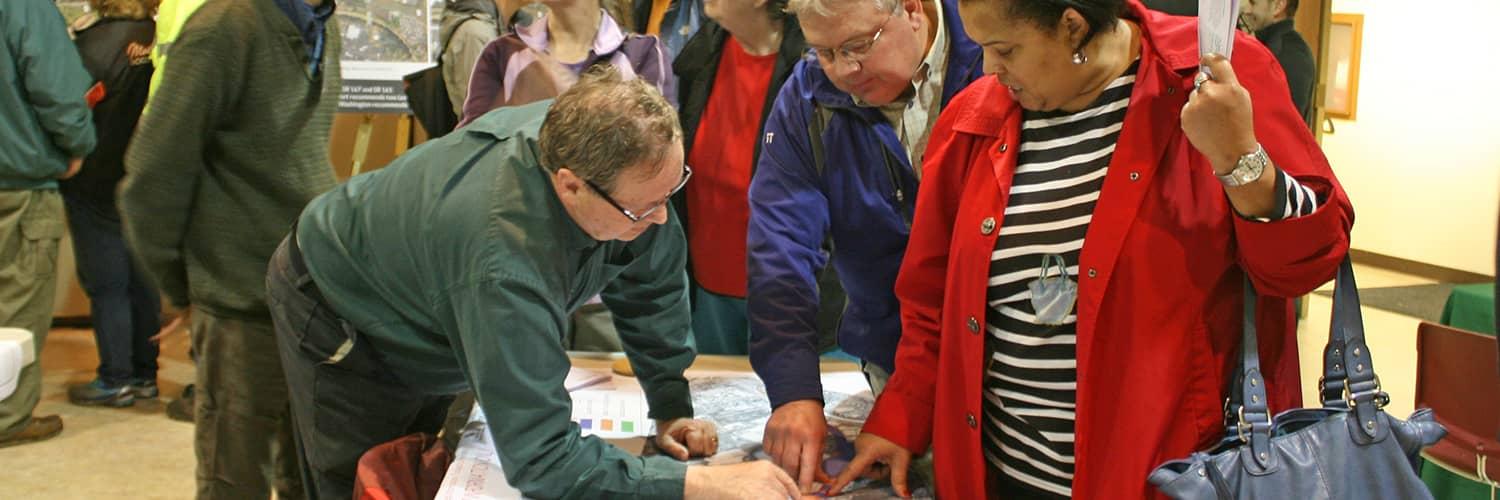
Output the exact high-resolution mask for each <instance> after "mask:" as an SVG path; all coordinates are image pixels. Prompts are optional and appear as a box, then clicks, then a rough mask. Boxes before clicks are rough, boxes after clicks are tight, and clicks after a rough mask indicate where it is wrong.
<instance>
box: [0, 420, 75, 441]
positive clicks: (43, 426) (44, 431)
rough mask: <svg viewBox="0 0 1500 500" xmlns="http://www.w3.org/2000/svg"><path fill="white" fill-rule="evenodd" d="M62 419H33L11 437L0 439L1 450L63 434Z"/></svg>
mask: <svg viewBox="0 0 1500 500" xmlns="http://www.w3.org/2000/svg"><path fill="white" fill-rule="evenodd" d="M62 430H63V424H62V417H59V416H57V415H47V416H45V417H32V419H31V422H29V423H27V424H26V427H25V428H23V429H21V432H17V433H15V434H13V435H11V436H10V437H7V438H4V439H0V448H6V447H10V446H15V445H18V444H26V443H35V442H37V441H45V440H48V439H52V438H54V437H57V435H58V434H62Z"/></svg>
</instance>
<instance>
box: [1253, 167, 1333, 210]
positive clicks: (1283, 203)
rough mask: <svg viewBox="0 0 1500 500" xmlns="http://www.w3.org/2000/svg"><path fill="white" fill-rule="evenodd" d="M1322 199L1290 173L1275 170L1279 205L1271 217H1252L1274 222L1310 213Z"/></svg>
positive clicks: (1277, 203)
mask: <svg viewBox="0 0 1500 500" xmlns="http://www.w3.org/2000/svg"><path fill="white" fill-rule="evenodd" d="M1323 201H1324V200H1319V199H1318V195H1317V193H1316V192H1314V191H1313V190H1312V188H1309V187H1307V186H1303V185H1302V184H1301V183H1299V182H1297V179H1294V178H1292V174H1288V173H1286V171H1284V170H1277V176H1276V206H1277V207H1279V208H1278V209H1277V211H1276V214H1275V215H1274V216H1272V217H1254V218H1252V219H1251V220H1254V221H1256V222H1275V221H1280V220H1287V219H1295V218H1298V217H1302V216H1306V215H1310V214H1312V213H1313V212H1315V211H1317V210H1318V205H1321V204H1322V203H1323Z"/></svg>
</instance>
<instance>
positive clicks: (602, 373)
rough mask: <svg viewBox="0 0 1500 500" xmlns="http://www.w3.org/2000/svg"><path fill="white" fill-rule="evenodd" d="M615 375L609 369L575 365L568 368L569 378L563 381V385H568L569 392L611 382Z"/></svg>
mask: <svg viewBox="0 0 1500 500" xmlns="http://www.w3.org/2000/svg"><path fill="white" fill-rule="evenodd" d="M613 376H614V375H613V374H611V373H610V372H609V370H589V369H586V368H579V367H576V366H575V367H572V368H569V369H568V378H567V380H564V381H563V387H566V388H567V389H568V392H573V391H576V390H579V389H582V388H584V387H589V386H592V385H595V384H599V383H602V382H609V380H610V378H611V377H613Z"/></svg>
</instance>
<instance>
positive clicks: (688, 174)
mask: <svg viewBox="0 0 1500 500" xmlns="http://www.w3.org/2000/svg"><path fill="white" fill-rule="evenodd" d="M692 177H693V169H692V168H690V167H688V166H687V164H683V165H682V180H681V181H678V182H677V187H674V188H672V192H670V193H667V197H666V198H662V200H661V202H660V203H657V204H655V205H652V206H651V208H648V209H646V211H645V212H641V213H640V214H639V215H637V214H636V213H635V212H632V211H630V209H628V208H625V207H622V206H620V203H619V202H617V201H615V199H614V198H611V197H610V196H609V193H608V192H606V191H604V188H601V187H599V186H598V185H596V184H594V181H591V180H588V179H584V181H583V182H584V184H588V185H589V188H590V189H593V190H594V192H595V193H599V196H600V197H603V198H604V201H607V202H609V204H610V205H612V206H614V207H615V210H619V211H620V213H622V214H625V218H627V219H630V222H640V221H643V220H646V218H647V217H650V216H651V214H654V213H656V211H657V210H658V209H660V208H661V207H663V206H666V204H667V200H670V199H672V195H675V194H677V192H678V191H682V188H684V187H687V183H688V179H691V178H692Z"/></svg>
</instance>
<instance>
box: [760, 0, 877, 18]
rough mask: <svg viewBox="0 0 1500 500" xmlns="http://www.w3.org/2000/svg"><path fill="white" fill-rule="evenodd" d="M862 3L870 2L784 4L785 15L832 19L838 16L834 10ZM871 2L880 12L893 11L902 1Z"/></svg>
mask: <svg viewBox="0 0 1500 500" xmlns="http://www.w3.org/2000/svg"><path fill="white" fill-rule="evenodd" d="M862 1H863V2H868V1H872V0H788V1H787V4H786V11H787V13H789V14H792V15H794V16H797V17H802V16H805V15H807V14H816V15H818V16H819V17H833V16H836V15H838V14H839V13H837V12H834V9H835V8H838V7H844V6H845V5H847V4H852V3H855V2H862ZM873 1H874V2H875V7H876V8H879V9H880V11H881V12H890V11H894V10H896V8H897V7H900V6H901V2H902V0H873Z"/></svg>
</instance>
